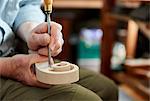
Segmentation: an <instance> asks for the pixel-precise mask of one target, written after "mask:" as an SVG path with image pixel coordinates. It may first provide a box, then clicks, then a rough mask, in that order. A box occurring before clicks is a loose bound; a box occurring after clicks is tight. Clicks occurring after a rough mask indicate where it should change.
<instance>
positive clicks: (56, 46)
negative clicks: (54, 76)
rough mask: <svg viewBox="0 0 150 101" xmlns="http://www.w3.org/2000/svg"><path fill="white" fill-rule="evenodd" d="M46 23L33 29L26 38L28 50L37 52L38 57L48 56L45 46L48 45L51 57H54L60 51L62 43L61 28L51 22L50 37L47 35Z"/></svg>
mask: <svg viewBox="0 0 150 101" xmlns="http://www.w3.org/2000/svg"><path fill="white" fill-rule="evenodd" d="M47 26H48V25H47V23H46V22H44V23H42V24H40V25H38V26H37V27H35V28H34V29H33V30H32V31H31V34H30V35H29V37H28V40H27V44H28V47H29V49H31V50H33V51H37V52H38V54H40V55H45V56H47V55H48V49H47V46H48V45H50V48H51V55H52V56H56V55H58V54H59V53H60V52H61V51H62V45H63V43H64V41H63V38H62V33H61V30H62V26H61V25H60V24H58V23H55V22H51V36H50V35H49V34H48V33H47V32H48V27H47Z"/></svg>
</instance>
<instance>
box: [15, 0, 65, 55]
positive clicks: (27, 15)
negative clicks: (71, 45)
mask: <svg viewBox="0 0 150 101" xmlns="http://www.w3.org/2000/svg"><path fill="white" fill-rule="evenodd" d="M29 1H30V0H29ZM29 1H28V2H26V3H25V6H23V7H21V10H20V13H19V14H18V16H17V18H16V20H15V23H14V30H16V33H17V35H18V36H19V37H20V38H22V39H23V40H24V41H25V42H27V45H28V47H29V49H30V50H34V51H38V53H39V54H41V55H46V56H47V53H48V52H47V45H50V47H51V51H52V52H51V53H52V56H56V55H58V54H59V53H60V52H61V51H62V45H63V43H64V41H63V38H62V33H61V30H62V26H61V25H60V24H57V23H55V22H51V37H50V36H49V35H48V33H47V32H48V31H47V23H44V19H45V18H43V17H42V16H43V13H42V11H41V10H40V6H39V5H40V1H41V0H34V1H33V0H31V1H30V3H29ZM41 22H43V23H41ZM39 23H41V24H39ZM37 25H38V26H37Z"/></svg>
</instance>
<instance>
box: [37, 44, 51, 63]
mask: <svg viewBox="0 0 150 101" xmlns="http://www.w3.org/2000/svg"><path fill="white" fill-rule="evenodd" d="M38 54H40V55H43V56H48V49H47V47H45V48H41V49H39V50H38ZM51 54H52V52H51ZM51 64H54V61H53V58H51Z"/></svg>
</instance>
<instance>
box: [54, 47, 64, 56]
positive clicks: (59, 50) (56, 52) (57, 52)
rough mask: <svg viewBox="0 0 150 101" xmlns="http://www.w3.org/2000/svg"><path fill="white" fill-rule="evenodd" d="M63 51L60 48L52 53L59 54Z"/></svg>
mask: <svg viewBox="0 0 150 101" xmlns="http://www.w3.org/2000/svg"><path fill="white" fill-rule="evenodd" d="M61 51H62V48H60V49H58V50H57V51H55V52H54V53H52V56H57V55H58V54H59V53H60V52H61Z"/></svg>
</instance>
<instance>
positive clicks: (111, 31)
mask: <svg viewBox="0 0 150 101" xmlns="http://www.w3.org/2000/svg"><path fill="white" fill-rule="evenodd" d="M116 1H117V0H111V1H110V0H104V7H103V8H102V13H103V16H102V25H103V27H102V28H103V31H104V36H103V40H102V49H101V52H102V64H101V72H102V73H103V74H105V75H106V76H108V77H110V78H112V79H114V80H115V81H117V82H119V83H121V84H125V85H128V86H130V87H131V89H132V90H135V92H136V93H137V94H138V95H140V96H142V99H143V100H148V99H149V96H150V92H149V91H150V87H149V80H150V78H149V72H150V69H149V67H150V64H148V65H146V66H145V65H141V66H140V68H139V66H136V65H130V64H127V63H125V64H124V67H125V69H126V71H125V72H120V73H116V72H115V73H114V72H113V71H112V70H111V57H112V47H113V44H114V42H115V35H116V34H115V33H116V30H117V23H118V21H123V22H125V23H127V25H128V26H127V32H128V33H127V41H126V49H127V59H131V58H132V59H133V58H134V56H135V48H136V42H137V35H138V26H137V24H136V22H135V21H133V20H132V19H131V18H130V17H129V16H124V15H120V14H113V13H112V9H113V8H114V7H115V4H116ZM120 1H121V0H120ZM122 1H123V0H122ZM128 1H131V2H150V1H144V0H128ZM135 61H136V60H135ZM147 63H148V62H147ZM133 67H134V68H133Z"/></svg>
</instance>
